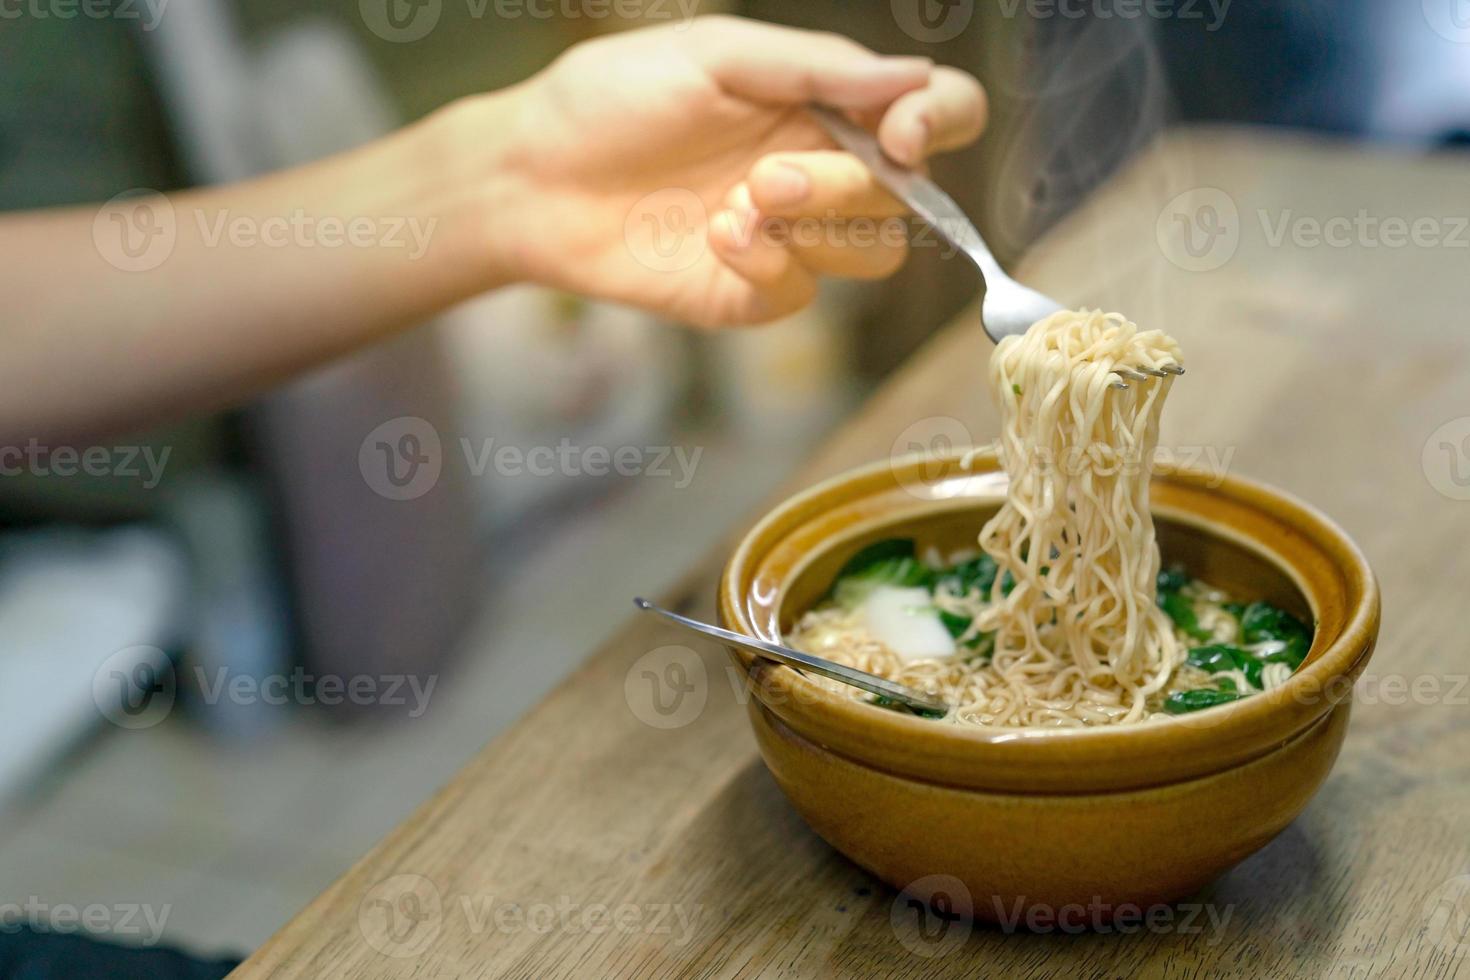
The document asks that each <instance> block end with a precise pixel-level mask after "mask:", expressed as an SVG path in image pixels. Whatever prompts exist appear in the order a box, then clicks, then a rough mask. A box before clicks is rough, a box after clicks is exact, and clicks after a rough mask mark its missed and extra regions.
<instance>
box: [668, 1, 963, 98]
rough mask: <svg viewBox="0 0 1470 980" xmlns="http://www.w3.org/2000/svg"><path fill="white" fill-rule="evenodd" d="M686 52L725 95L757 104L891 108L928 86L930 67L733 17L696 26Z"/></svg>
mask: <svg viewBox="0 0 1470 980" xmlns="http://www.w3.org/2000/svg"><path fill="white" fill-rule="evenodd" d="M690 34H691V40H690V47H691V50H692V51H693V53H694V55H695V57H696V58H697V59H698V60H699V62H700V64H701V65H702V66H703V67H704V69H705V70H706V71H708V72H709V73H710V75H711V77H713V78H714V79H715V81H717V82H718V83H719V84H720V86H721V87H722V88H724V89H725V90H726V91H728V92H730V93H731V94H732V95H737V96H740V97H743V98H747V99H754V100H756V101H760V102H778V103H783V104H797V103H802V102H821V103H823V104H824V105H830V106H835V107H837V108H839V109H871V108H876V107H881V106H885V105H888V104H889V103H890V102H892V101H893V100H894V99H896V98H898V97H899V96H900V95H902V94H903V93H905V92H909V91H912V90H914V89H919V88H922V87H924V86H925V85H926V84H928V82H929V76H930V71H931V69H932V68H933V65H934V63H933V61H931V60H930V59H928V58H914V57H888V56H884V55H880V54H877V53H875V52H873V51H870V50H869V49H867V48H865V47H863V46H862V45H861V44H858V43H857V42H856V41H853V40H851V39H849V38H845V37H842V36H840V35H837V34H826V33H821V32H817V31H802V30H797V29H795V28H790V27H777V26H776V25H774V24H762V23H760V22H759V21H749V20H740V19H738V18H731V17H706V18H701V19H700V20H698V21H696V22H695V28H694V29H693V30H692V31H691V32H690Z"/></svg>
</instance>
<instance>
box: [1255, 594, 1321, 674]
mask: <svg viewBox="0 0 1470 980" xmlns="http://www.w3.org/2000/svg"><path fill="white" fill-rule="evenodd" d="M1240 635H1241V638H1242V639H1243V640H1244V641H1245V642H1246V643H1248V644H1250V643H1268V642H1273V641H1275V642H1280V643H1284V644H1286V646H1285V648H1284V649H1281V650H1277V651H1275V652H1274V653H1268V654H1266V655H1264V656H1263V657H1261V659H1262V660H1264V661H1265V662H1266V663H1284V664H1290V665H1291V669H1292V670H1295V669H1296V668H1298V667H1300V666H1301V663H1302V660H1304V659H1305V658H1306V656H1307V650H1308V649H1309V648H1310V647H1311V645H1312V631H1311V630H1310V629H1309V628H1308V627H1307V624H1305V623H1303V622H1302V621H1301V620H1300V619H1297V618H1296V617H1295V616H1293V615H1292V614H1291V613H1289V612H1287V611H1286V610H1284V609H1278V608H1276V607H1275V606H1273V605H1271V604H1270V603H1266V602H1253V603H1251V604H1250V605H1248V606H1246V607H1245V609H1244V610H1243V611H1242V612H1241V614H1240Z"/></svg>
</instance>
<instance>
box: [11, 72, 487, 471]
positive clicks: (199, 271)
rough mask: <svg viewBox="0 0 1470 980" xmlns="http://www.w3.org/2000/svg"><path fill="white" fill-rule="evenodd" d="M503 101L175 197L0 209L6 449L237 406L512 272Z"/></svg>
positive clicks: (461, 108)
mask: <svg viewBox="0 0 1470 980" xmlns="http://www.w3.org/2000/svg"><path fill="white" fill-rule="evenodd" d="M500 99H502V97H500V96H492V97H485V98H482V99H480V100H476V101H475V102H474V103H461V104H458V105H456V106H452V107H450V108H448V109H446V110H444V111H443V112H441V113H439V114H437V115H435V116H433V117H430V118H429V119H426V120H424V121H423V122H421V123H419V124H417V125H414V126H411V127H409V128H407V129H405V130H402V131H400V132H399V133H396V134H394V135H392V136H390V137H388V138H386V139H384V140H381V141H379V142H377V143H374V144H371V145H369V146H366V147H363V148H361V149H359V150H356V151H353V152H351V153H348V154H344V155H342V156H339V157H335V158H332V159H329V160H326V161H322V162H320V163H317V164H314V165H311V166H307V167H303V168H299V169H295V170H291V171H286V172H282V173H279V174H273V175H270V176H268V177H264V178H261V179H259V180H256V181H252V182H250V183H247V184H243V185H235V186H230V187H224V188H212V189H206V190H200V191H194V192H189V193H184V194H178V195H169V197H168V199H167V205H160V204H157V203H155V204H153V205H146V206H139V208H137V209H132V210H130V209H123V210H120V211H117V212H116V213H107V212H104V213H102V214H101V216H100V217H99V212H98V210H97V209H96V208H90V207H89V208H76V209H67V210H58V211H50V212H40V213H28V214H17V215H12V216H5V217H0V254H3V256H4V261H3V262H0V293H3V295H4V296H5V297H7V299H6V303H5V305H6V307H7V311H6V315H5V317H4V320H3V324H0V331H3V341H4V348H5V353H4V355H3V356H0V445H4V444H13V443H16V442H23V441H25V440H27V439H30V438H35V439H38V440H40V441H41V442H43V443H48V442H57V441H67V440H75V439H85V438H88V437H91V436H94V435H97V434H100V433H101V432H103V431H116V430H119V429H124V428H129V427H133V426H136V425H140V424H145V423H148V422H151V421H154V420H156V419H158V418H160V417H163V416H166V415H172V414H177V413H180V412H183V411H188V410H200V409H208V408H214V407H219V406H222V405H226V404H230V403H234V402H237V401H239V400H241V399H243V398H246V397H248V396H249V395H251V394H253V393H255V392H258V391H260V390H262V389H263V388H265V387H267V386H268V385H270V384H271V383H273V382H275V381H277V380H279V379H281V378H283V377H285V376H287V375H289V374H291V373H293V372H296V371H299V370H302V369H305V368H308V367H311V366H313V365H315V364H318V363H321V362H323V361H325V360H327V359H329V358H331V357H333V356H335V355H338V354H341V353H344V352H347V351H350V350H353V349H355V348H358V347H361V346H363V345H365V344H368V343H370V342H372V341H373V340H376V339H378V338H381V337H383V336H386V335H388V334H390V333H392V332H393V331H395V330H398V329H401V328H403V327H406V326H409V325H412V324H414V323H415V322H418V321H420V320H422V319H423V318H424V317H426V316H428V315H430V314H432V313H434V312H435V311H438V310H441V309H443V308H444V307H446V306H449V305H451V304H452V303H454V302H456V301H458V300H460V299H463V298H466V297H468V296H470V295H473V294H475V293H477V292H481V291H483V290H485V289H489V288H493V287H495V286H497V285H501V284H503V283H504V282H506V281H509V280H510V279H511V278H513V276H514V272H513V271H512V269H511V262H510V261H509V259H508V257H507V256H506V255H504V254H502V250H501V247H500V246H499V245H498V244H497V243H498V241H499V240H501V239H497V238H496V237H495V236H494V235H492V231H491V229H492V227H493V224H494V220H493V219H494V215H495V213H496V212H497V210H498V207H497V198H499V197H501V196H511V195H513V194H514V193H515V191H514V189H513V187H512V186H511V185H512V181H511V180H510V179H509V178H508V177H506V176H505V175H502V174H497V173H496V172H495V169H496V168H495V155H494V153H493V152H491V151H487V150H486V148H485V144H486V143H492V144H493V142H494V141H495V140H497V138H503V137H505V136H506V132H505V130H506V125H508V120H498V119H497V118H496V116H497V114H503V113H505V112H507V111H508V109H507V108H506V106H505V103H504V102H503V101H497V100H500ZM500 123H506V125H500ZM474 144H478V145H474ZM470 170H473V171H475V172H466V171H470ZM145 211H146V213H144V212H145ZM170 228H172V230H173V231H172V234H173V238H172V241H170V238H169V229H170ZM125 233H126V234H127V235H128V236H129V237H128V245H129V246H130V248H129V249H127V250H125V249H124V248H123V244H124V235H125ZM502 238H503V236H502Z"/></svg>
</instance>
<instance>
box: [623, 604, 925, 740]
mask: <svg viewBox="0 0 1470 980" xmlns="http://www.w3.org/2000/svg"><path fill="white" fill-rule="evenodd" d="M633 605H635V606H637V607H638V608H639V609H642V610H643V611H644V612H651V613H657V614H658V615H660V616H662V617H664V618H665V619H668V620H672V621H673V622H675V623H678V624H679V625H680V626H682V627H684V628H685V629H687V630H692V631H694V632H696V633H702V634H704V635H705V636H708V637H711V638H713V639H716V640H719V641H720V642H722V643H729V644H732V645H734V646H737V647H740V648H741V649H742V650H749V651H750V652H751V653H753V654H755V655H757V656H759V657H764V658H765V659H767V660H772V661H775V662H776V663H778V664H785V665H786V666H787V667H793V668H795V669H796V670H809V671H811V672H812V673H814V674H821V675H822V676H823V677H830V678H831V679H832V680H834V681H841V682H842V683H844V684H851V685H852V686H853V687H856V688H860V689H861V690H864V691H867V692H868V693H869V694H876V695H878V696H880V697H885V698H889V699H890V700H893V701H897V702H899V703H900V704H902V705H904V706H905V707H908V708H913V709H915V710H917V711H925V712H936V711H937V712H940V713H941V714H945V713H948V712H949V705H948V704H945V703H944V702H943V701H941V700H939V699H937V698H933V697H930V696H929V695H927V694H920V693H919V692H918V691H915V690H914V689H912V688H908V687H904V686H903V685H902V684H895V683H893V681H890V680H886V679H884V678H882V677H879V676H878V675H877V674H870V673H868V672H867V671H865V670H858V669H857V668H856V667H848V666H845V665H843V664H839V663H834V662H833V661H831V660H824V659H822V658H821V657H814V656H812V655H811V654H810V653H802V652H801V651H800V650H792V649H791V648H790V647H783V646H781V645H779V644H776V643H768V642H766V641H765V640H757V639H755V638H754V637H750V636H744V635H742V634H740V633H734V632H731V631H730V630H727V629H724V628H722V627H719V626H712V625H710V624H709V623H701V622H700V621H699V620H697V619H690V618H689V617H688V616H681V615H679V614H678V613H676V612H671V611H670V610H668V609H664V608H662V607H660V606H655V605H654V604H653V603H651V602H649V601H648V600H647V599H634V600H633Z"/></svg>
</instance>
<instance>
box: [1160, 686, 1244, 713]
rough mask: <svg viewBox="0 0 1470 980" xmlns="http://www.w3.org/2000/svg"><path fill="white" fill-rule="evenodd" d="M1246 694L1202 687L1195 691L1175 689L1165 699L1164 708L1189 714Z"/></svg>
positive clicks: (1172, 711)
mask: <svg viewBox="0 0 1470 980" xmlns="http://www.w3.org/2000/svg"><path fill="white" fill-rule="evenodd" d="M1242 697H1244V695H1242V694H1236V693H1234V692H1233V691H1222V690H1218V689H1215V688H1209V687H1202V688H1199V689H1198V690H1195V691H1175V692H1174V693H1173V694H1171V695H1169V696H1168V697H1167V698H1165V699H1164V710H1165V711H1167V712H1168V713H1169V714H1171V715H1183V714H1188V713H1189V712H1191V711H1199V710H1200V709H1201V708H1213V707H1214V706H1215V705H1217V704H1229V703H1230V702H1231V701H1239V700H1240V699H1241V698H1242Z"/></svg>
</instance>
